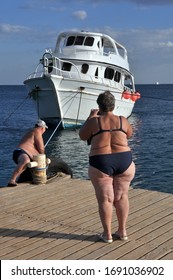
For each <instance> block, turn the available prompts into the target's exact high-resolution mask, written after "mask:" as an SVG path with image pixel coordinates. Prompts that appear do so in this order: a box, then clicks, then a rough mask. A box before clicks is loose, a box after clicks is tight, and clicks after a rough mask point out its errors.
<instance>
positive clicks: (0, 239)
mask: <svg viewBox="0 0 173 280" xmlns="http://www.w3.org/2000/svg"><path fill="white" fill-rule="evenodd" d="M129 200H130V215H129V219H128V226H127V229H128V235H129V241H128V242H122V241H120V240H114V242H113V243H112V244H106V243H103V242H101V241H100V240H99V239H98V237H97V234H98V233H100V232H101V230H102V226H101V223H100V219H99V216H98V208H97V202H96V198H95V194H94V190H93V187H92V185H91V182H90V181H87V180H79V179H71V178H69V177H67V178H57V179H56V180H53V181H51V182H49V183H47V184H46V185H37V186H35V185H30V184H20V186H18V187H16V188H1V189H0V258H1V260H3V259H4V260H5V259H9V260H10V259H20V260H22V259H32V260H34V259H40V260H44V259H50V260H51V259H66V260H70V259H71V260H77V259H81V260H92V259H93V260H94V259H102V260H113V259H122V260H124V259H129V260H135V259H153V260H155V259H157V260H158V259H163V260H165V259H168V260H170V259H173V195H172V194H168V193H161V192H154V191H148V190H143V189H130V191H129ZM116 228H117V220H116V215H115V213H114V220H113V222H112V231H113V232H115V231H116Z"/></svg>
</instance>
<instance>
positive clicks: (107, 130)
mask: <svg viewBox="0 0 173 280" xmlns="http://www.w3.org/2000/svg"><path fill="white" fill-rule="evenodd" d="M119 120H120V127H119V128H113V129H102V128H101V123H100V118H98V126H99V131H98V132H96V133H95V134H92V135H91V137H90V138H89V139H88V140H87V143H88V145H90V144H91V140H92V138H93V137H94V136H96V135H98V134H100V133H103V132H112V131H122V132H124V133H125V134H127V132H126V131H125V130H123V128H122V117H121V116H119Z"/></svg>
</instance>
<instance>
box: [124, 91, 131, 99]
mask: <svg viewBox="0 0 173 280" xmlns="http://www.w3.org/2000/svg"><path fill="white" fill-rule="evenodd" d="M130 96H131V92H130V91H128V90H124V91H123V93H122V97H123V98H124V99H129V98H130Z"/></svg>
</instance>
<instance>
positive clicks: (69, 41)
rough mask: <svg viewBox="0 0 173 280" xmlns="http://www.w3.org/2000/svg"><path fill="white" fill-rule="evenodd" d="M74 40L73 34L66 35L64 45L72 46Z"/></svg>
mask: <svg viewBox="0 0 173 280" xmlns="http://www.w3.org/2000/svg"><path fill="white" fill-rule="evenodd" d="M74 41H75V36H70V37H68V39H67V43H66V46H72V45H73V44H74Z"/></svg>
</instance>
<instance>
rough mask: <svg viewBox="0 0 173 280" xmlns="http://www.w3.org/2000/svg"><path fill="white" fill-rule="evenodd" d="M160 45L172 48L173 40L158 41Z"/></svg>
mask: <svg viewBox="0 0 173 280" xmlns="http://www.w3.org/2000/svg"><path fill="white" fill-rule="evenodd" d="M160 46H163V47H168V48H173V42H171V41H168V42H161V43H160Z"/></svg>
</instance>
